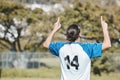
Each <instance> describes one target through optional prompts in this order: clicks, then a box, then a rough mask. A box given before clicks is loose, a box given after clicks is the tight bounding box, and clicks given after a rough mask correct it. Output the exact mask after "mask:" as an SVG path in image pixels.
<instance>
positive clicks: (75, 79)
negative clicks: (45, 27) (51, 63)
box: [43, 16, 111, 80]
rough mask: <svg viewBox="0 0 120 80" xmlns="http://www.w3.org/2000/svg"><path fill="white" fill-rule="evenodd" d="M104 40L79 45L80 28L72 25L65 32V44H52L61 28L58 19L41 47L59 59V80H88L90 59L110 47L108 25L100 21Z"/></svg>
mask: <svg viewBox="0 0 120 80" xmlns="http://www.w3.org/2000/svg"><path fill="white" fill-rule="evenodd" d="M101 26H102V29H103V34H104V40H103V42H102V43H81V42H80V38H81V36H80V34H81V33H80V28H79V27H78V26H77V25H76V24H72V25H70V26H69V27H68V29H67V31H66V37H67V42H52V39H53V37H54V35H55V33H56V32H57V31H58V30H59V29H60V28H61V24H60V20H59V18H58V20H57V22H56V23H55V25H54V29H53V30H52V32H51V33H50V35H49V36H48V37H47V39H46V41H45V42H44V44H43V46H44V47H46V48H48V49H49V50H50V51H51V53H52V54H53V55H56V56H58V57H59V58H60V64H61V70H62V74H61V80H90V69H91V60H90V59H91V58H95V57H99V56H102V50H105V49H107V48H109V47H111V41H110V38H109V34H108V25H107V23H106V22H105V21H104V20H103V19H102V16H101Z"/></svg>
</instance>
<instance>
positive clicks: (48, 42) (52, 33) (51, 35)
mask: <svg viewBox="0 0 120 80" xmlns="http://www.w3.org/2000/svg"><path fill="white" fill-rule="evenodd" d="M55 32H56V31H54V30H53V31H52V32H51V33H50V35H49V36H48V37H47V39H46V40H45V42H44V43H43V46H44V47H46V48H49V45H50V43H51V41H52V38H53V37H54V34H55Z"/></svg>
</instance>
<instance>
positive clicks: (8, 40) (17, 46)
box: [0, 1, 43, 51]
mask: <svg viewBox="0 0 120 80" xmlns="http://www.w3.org/2000/svg"><path fill="white" fill-rule="evenodd" d="M42 12H43V11H42V10H41V9H39V10H33V11H32V10H30V9H27V8H25V6H24V5H23V4H20V3H17V2H10V1H0V17H1V18H0V28H1V30H0V43H1V45H2V46H1V49H2V51H3V50H4V49H5V50H6V49H7V50H11V51H23V49H24V48H22V45H21V42H20V40H21V39H22V38H23V37H24V36H23V35H22V32H25V30H26V29H27V28H29V26H30V25H32V24H33V23H36V22H37V21H39V20H40V19H41V16H38V15H37V14H42ZM24 35H25V34H24Z"/></svg>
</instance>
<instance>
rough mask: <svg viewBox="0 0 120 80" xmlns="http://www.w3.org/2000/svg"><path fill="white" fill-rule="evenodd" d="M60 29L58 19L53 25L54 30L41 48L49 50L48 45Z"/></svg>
mask: <svg viewBox="0 0 120 80" xmlns="http://www.w3.org/2000/svg"><path fill="white" fill-rule="evenodd" d="M60 28H61V24H60V19H59V18H58V20H57V22H56V23H55V24H54V29H53V30H52V32H51V33H50V35H49V36H48V37H47V39H46V40H45V42H44V43H43V46H44V47H45V48H49V45H50V43H51V41H52V38H53V37H54V34H55V33H56V32H57V31H58V30H59V29H60Z"/></svg>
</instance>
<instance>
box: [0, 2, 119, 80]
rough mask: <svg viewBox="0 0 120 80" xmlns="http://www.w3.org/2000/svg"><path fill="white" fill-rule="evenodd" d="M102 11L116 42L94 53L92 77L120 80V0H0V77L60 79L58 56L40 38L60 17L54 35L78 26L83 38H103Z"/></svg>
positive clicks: (3, 79) (58, 36) (62, 38)
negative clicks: (58, 27)
mask: <svg viewBox="0 0 120 80" xmlns="http://www.w3.org/2000/svg"><path fill="white" fill-rule="evenodd" d="M100 16H103V18H104V19H105V20H106V22H107V23H108V26H109V27H108V29H109V35H110V38H111V42H112V47H111V48H110V49H108V50H106V51H103V56H102V57H100V58H97V59H92V69H91V74H92V77H91V79H92V80H103V79H104V80H120V0H0V78H1V80H13V79H14V80H19V79H20V80H22V79H21V78H23V80H27V79H29V80H60V73H61V71H60V64H59V59H58V58H57V57H55V56H53V55H51V54H50V53H49V50H47V49H45V48H43V46H42V44H43V42H44V41H45V39H46V37H47V36H48V35H49V33H50V32H51V30H52V29H53V25H54V23H55V22H56V20H57V18H58V17H60V22H61V24H62V29H61V30H60V31H59V32H58V33H56V35H55V37H54V40H53V41H65V40H66V37H65V30H66V28H67V27H68V26H69V25H70V24H72V23H76V24H78V25H79V26H80V29H81V32H82V35H83V36H84V38H82V39H81V42H102V41H103V33H102V28H101V24H100Z"/></svg>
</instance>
